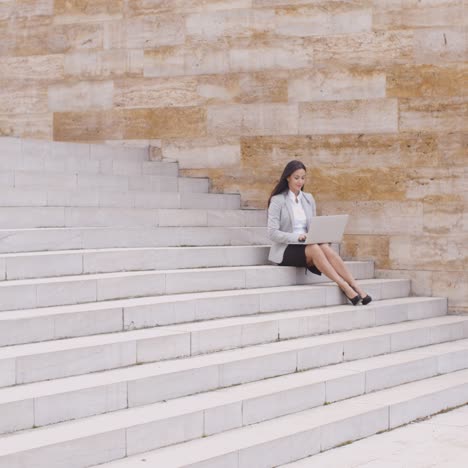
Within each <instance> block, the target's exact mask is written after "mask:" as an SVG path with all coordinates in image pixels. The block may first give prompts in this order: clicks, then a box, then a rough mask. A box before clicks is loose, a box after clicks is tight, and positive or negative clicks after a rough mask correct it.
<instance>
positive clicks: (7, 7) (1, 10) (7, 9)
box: [0, 0, 16, 22]
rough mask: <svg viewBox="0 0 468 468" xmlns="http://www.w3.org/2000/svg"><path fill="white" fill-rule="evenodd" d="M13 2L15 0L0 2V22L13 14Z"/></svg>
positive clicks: (14, 2)
mask: <svg viewBox="0 0 468 468" xmlns="http://www.w3.org/2000/svg"><path fill="white" fill-rule="evenodd" d="M15 4H16V1H15V0H4V1H2V2H0V22H4V21H5V20H8V19H10V18H12V17H13V16H14V14H15Z"/></svg>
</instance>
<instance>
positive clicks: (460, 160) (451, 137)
mask: <svg viewBox="0 0 468 468" xmlns="http://www.w3.org/2000/svg"><path fill="white" fill-rule="evenodd" d="M466 148H468V134H467V133H466V132H450V133H443V134H440V135H439V136H438V150H439V152H440V155H441V156H440V165H441V166H449V167H453V166H463V167H466V159H467V156H466Z"/></svg>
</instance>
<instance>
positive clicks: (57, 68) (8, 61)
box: [0, 54, 64, 88]
mask: <svg viewBox="0 0 468 468" xmlns="http://www.w3.org/2000/svg"><path fill="white" fill-rule="evenodd" d="M0 77H1V79H2V80H11V82H15V81H16V80H26V79H30V80H34V81H36V82H37V81H42V80H61V79H63V78H64V56H63V55H61V54H56V55H36V56H32V57H0ZM34 85H35V83H34V82H33V81H31V82H30V84H29V86H30V87H31V88H33V87H34Z"/></svg>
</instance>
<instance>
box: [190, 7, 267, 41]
mask: <svg viewBox="0 0 468 468" xmlns="http://www.w3.org/2000/svg"><path fill="white" fill-rule="evenodd" d="M274 28H275V11H274V10H268V9H264V10H255V9H237V10H225V11H215V12H204V13H196V14H191V15H188V16H187V17H186V30H187V35H188V36H189V37H190V39H195V40H216V39H218V38H221V37H222V38H226V37H231V36H234V37H235V36H240V37H248V36H252V35H255V34H261V33H264V32H268V31H273V30H274Z"/></svg>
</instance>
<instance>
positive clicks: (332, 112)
mask: <svg viewBox="0 0 468 468" xmlns="http://www.w3.org/2000/svg"><path fill="white" fill-rule="evenodd" d="M397 131H398V103H397V101H396V100H395V99H375V100H372V101H364V100H363V101H338V102H319V103H306V104H304V103H303V104H300V105H299V133H301V134H309V133H310V134H336V133H383V132H388V133H394V132H397Z"/></svg>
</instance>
